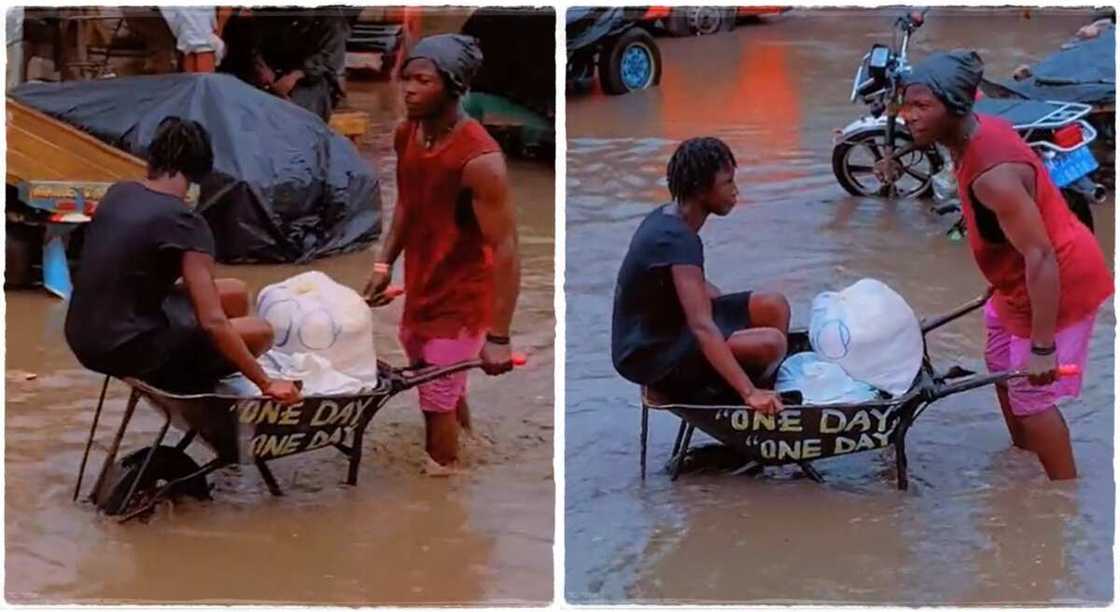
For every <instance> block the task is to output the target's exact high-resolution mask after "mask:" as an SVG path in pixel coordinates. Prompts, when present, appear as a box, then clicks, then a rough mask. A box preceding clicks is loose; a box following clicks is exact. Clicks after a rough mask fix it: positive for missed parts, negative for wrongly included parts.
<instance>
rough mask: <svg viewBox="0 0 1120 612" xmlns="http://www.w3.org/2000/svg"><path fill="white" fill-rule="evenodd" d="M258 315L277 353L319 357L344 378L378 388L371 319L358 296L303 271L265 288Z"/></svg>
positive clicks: (327, 280)
mask: <svg viewBox="0 0 1120 612" xmlns="http://www.w3.org/2000/svg"><path fill="white" fill-rule="evenodd" d="M257 314H258V315H259V316H260V317H262V318H263V319H265V320H266V321H268V323H269V325H271V326H272V330H273V332H274V333H275V340H274V342H273V350H275V351H278V352H281V353H286V354H289V355H298V354H301V353H306V354H311V355H315V356H317V357H320V358H322V359H325V360H327V361H328V362H330V367H331V368H333V369H334V370H337V371H338V372H341V373H342V374H345V375H346V376H349V377H351V378H355V379H358V380H359V381H362V382H363V383H366V384H368V385H376V384H377V352H376V351H375V349H374V346H373V314H372V313H371V312H370V309H369V306H368V305H367V304H366V303H365V300H363V299H362V296H360V295H358V292H357V291H354V290H353V289H351V288H350V287H347V286H345V285H341V284H339V283H336V282H335V281H334V280H333V279H331V277H329V276H327V275H326V274H323V273H322V272H317V271H311V272H304V273H302V274H297V275H296V276H293V277H291V278H289V279H287V280H285V281H283V282H280V283H276V284H274V285H269V286H267V287H265V288H264V289H262V290H261V292H260V294H259V295H258V296H257ZM307 363H309V362H307ZM307 363H305V365H307Z"/></svg>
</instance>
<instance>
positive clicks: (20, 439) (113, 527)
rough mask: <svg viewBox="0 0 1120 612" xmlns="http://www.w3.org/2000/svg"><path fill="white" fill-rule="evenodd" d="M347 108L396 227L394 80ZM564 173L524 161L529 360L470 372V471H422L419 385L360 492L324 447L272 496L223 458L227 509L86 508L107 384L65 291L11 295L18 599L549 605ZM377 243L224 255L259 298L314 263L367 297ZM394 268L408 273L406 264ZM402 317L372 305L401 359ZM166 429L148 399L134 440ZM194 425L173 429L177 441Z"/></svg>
mask: <svg viewBox="0 0 1120 612" xmlns="http://www.w3.org/2000/svg"><path fill="white" fill-rule="evenodd" d="M348 105H349V106H350V107H353V108H356V109H360V110H365V111H368V112H369V113H370V114H371V117H372V123H373V124H372V126H371V129H370V131H369V133H368V134H367V135H366V137H365V138H364V139H363V140H362V142H361V149H362V151H363V153H366V154H369V155H370V156H371V157H372V158H373V159H375V160H376V164H377V167H378V170H379V171H380V173H381V177H382V184H381V193H382V201H383V202H384V203H385V205H386V215H385V227H386V228H388V210H390V209H391V206H392V204H393V202H394V201H395V199H396V186H395V175H394V164H395V160H394V159H393V153H392V128H393V127H394V126H395V124H396V122H397V121H398V120H399V118H400V117H402V116H403V111H402V110H401V109H399V108H398V102H397V94H396V89H395V86H393V85H390V84H387V83H361V82H351V84H350V96H349V100H348ZM553 181H554V177H553V171H552V169H551V168H550V167H549V166H548V165H546V164H543V163H536V162H526V161H517V160H511V161H510V182H511V185H512V191H513V197H514V198H515V204H516V207H517V211H518V217H519V219H518V220H519V228H520V243H521V257H522V270H523V271H522V290H521V298H520V301H519V304H518V308H517V314H516V316H515V318H514V326H513V343H514V347H515V350H519V351H523V352H525V353H527V354H528V356H529V364H528V365H527V366H525V367H524V368H522V369H519V370H517V371H516V372H514V373H512V374H510V375H508V376H506V377H504V378H489V377H486V376H485V375H484V374H482V373H481V372H475V373H472V374H471V384H472V387H471V389H472V393H471V400H472V401H471V408H472V412H473V419H474V425H475V430H476V435H477V439H475V440H473V441H466V442H465V443H464V444H465V448H464V450H463V456H464V457H463V458H464V461H465V463H466V465H467V467H468V468H469V473H468V474H466V475H464V476H459V477H453V478H449V479H432V478H428V477H426V476H422V475H421V474H420V469H421V466H422V465H423V459H424V456H425V455H424V450H423V440H424V426H423V419H422V417H421V415H420V412H419V410H418V408H417V405H416V404H417V402H416V394H415V392H406V393H403V394H401V395H399V396H397V397H396V398H394V399H392V400H391V401H390V402H389V403H388V405H387V406H386V407H385V408H384V409H383V410H382V412H381V413H380V414H378V415H377V416H376V417H375V418H374V419H373V421H372V424H371V427H370V429H369V430H368V431H367V435H366V437H365V440H364V449H365V460H364V461H363V462H362V471H361V473H360V480H359V482H358V486H356V487H347V486H345V485H344V484H342V482H343V480H344V479H345V476H346V465H347V464H346V461H345V458H344V457H343V456H342V455H341V454H339V453H337V452H334V451H333V450H332V449H324V450H320V451H314V452H311V453H308V454H303V455H299V456H297V457H294V458H290V459H281V460H279V461H277V462H275V463H273V464H271V465H273V466H274V467H273V468H272V469H273V471H274V472H275V474H276V476H277V479H278V481H279V483H280V486H281V487H282V488H284V490H285V492H286V495H285V496H284V497H280V498H273V497H272V496H270V495H269V493H268V491H267V489H266V488H265V486H264V483H263V482H262V481H261V479H260V476H259V475H258V473H257V471H256V470H255V469H254V468H252V467H243V468H241V469H240V470H237V469H226V470H223V471H220V472H218V473H217V474H216V475H214V476H212V477H211V483H214V484H215V485H216V486H215V489H214V491H213V496H214V500H213V501H212V502H208V503H201V502H195V501H193V500H189V501H185V502H183V503H180V504H177V505H175V506H174V507H169V506H161V507H160V508H159V509H158V510H157V512H156V514H155V516H153V517H152V519H151V521H150V522H148V523H147V524H144V523H141V522H133V523H129V524H125V525H118V524H116V523H115V522H114V521H112V520H110V519H107V518H104V517H99V516H98V515H97V513H96V512H95V509H94V508H93V507H92V505H91V504H89V503H88V502H82V503H80V504H75V503H72V502H71V494H72V492H73V487H74V483H75V478H76V475H77V472H78V465H79V463H80V461H81V455H82V450H83V446H84V443H85V439H86V436H87V434H88V431H89V427H90V423H91V420H92V416H93V411H94V408H95V406H96V403H97V394H98V392H99V390H100V387H101V381H102V378H101V377H99V376H97V375H95V374H93V373H91V372H88V371H84V370H83V369H81V367H80V366H79V364H78V363H77V361H76V360H75V359H74V357H73V356H72V355H71V353H70V351H69V350H68V349H67V347H66V344H65V341H64V339H63V333H62V329H63V321H64V318H65V313H66V304H65V303H63V302H61V301H59V300H56V299H54V298H52V297H49V296H48V295H47V294H46V292H44V291H23V292H8V293H7V296H6V297H7V319H6V323H7V363H6V369H7V378H6V387H5V388H6V394H7V402H6V422H5V427H6V430H5V431H6V446H7V452H6V456H5V460H6V463H5V470H6V472H5V473H6V476H7V488H6V500H7V501H6V517H7V520H6V526H5V527H6V536H7V540H6V542H7V544H6V546H7V548H6V553H7V556H6V565H5V568H4V569H5V573H6V591H5V595H6V597H7V599H8V601H9V602H12V603H40V604H41V603H61V602H98V601H105V602H169V603H170V602H214V603H221V602H275V603H306V604H310V603H317V604H344V605H356V604H367V605H368V604H391V603H402V604H403V603H409V604H411V603H429V604H472V603H474V604H477V603H483V602H485V603H489V604H491V605H496V604H500V603H509V604H523V603H542V602H547V601H550V600H551V599H552V543H553V518H552V517H553V507H554V501H553V500H554V497H553V488H554V481H553V473H552V457H553V447H552V435H553V425H552V423H553V374H552V373H553V355H552V347H553V339H554V316H553V274H554V267H553V259H554V257H553V251H554V196H553ZM373 256H374V251H373V250H372V249H367V250H364V251H362V252H359V253H353V254H349V255H344V256H340V257H335V258H330V259H326V260H320V261H316V262H313V264H312V265H310V266H222V267H221V269H220V270H219V275H220V276H236V277H238V278H241V279H243V280H245V281H246V282H247V283H248V285H249V287H250V290H251V291H252V292H253V293H254V295H255V292H256V291H258V290H260V289H261V288H262V287H263V286H265V285H267V284H269V283H273V282H277V281H280V280H282V279H285V278H287V277H289V276H292V275H294V274H297V273H299V272H302V271H305V270H308V269H317V270H322V271H324V272H326V273H327V274H329V275H330V276H332V277H333V278H334V279H335V280H337V281H339V282H341V283H344V284H347V285H349V286H351V287H354V288H356V289H359V290H360V289H361V287H362V285H363V283H364V282H365V279H366V277H367V275H368V273H369V269H370V268H369V267H370V264H371V262H372V259H373ZM397 274H398V281H397V282H403V281H402V280H401V271H400V267H399V266H398V270H397ZM398 302H399V301H398ZM400 315H401V304H400V303H394V304H392V305H391V306H389V307H387V308H384V309H380V310H377V311H375V321H376V337H377V349H378V356H379V357H381V358H383V359H386V360H387V361H389V362H390V363H393V364H398V365H403V364H404V356H403V354H402V352H401V350H400V348H399V347H398V344H397V341H396V337H397V322H398V321H399V319H400ZM32 375H34V378H32ZM513 389H516V393H511V390H513ZM126 397H127V392H126V388H125V386H124V385H123V384H122V383H114V384H113V385H111V386H110V391H109V399H108V400H107V401H106V410H105V413H104V414H103V415H102V422H101V425H100V429H99V431H98V441H99V442H100V444H101V450H98V449H97V447H95V450H94V452H92V453H91V458H90V466H89V467H88V468H87V474H86V480H85V485H84V488H85V489H86V490H87V491H88V489H89V487H91V486H92V483H93V479H94V478H95V477H96V470H97V469H98V468H99V467H100V465H101V460H102V458H103V457H104V448H105V447H107V446H108V444H109V441H110V440H111V436H112V433H113V431H115V429H116V427H117V426H118V424H119V422H120V416H121V414H122V412H123V409H124V404H125V399H126ZM160 424H161V419H160V418H159V417H158V416H157V414H156V412H155V411H154V410H151V409H150V408H148V407H146V406H141V408H139V409H138V410H137V411H136V417H135V418H134V419H133V421H132V424H131V425H130V428H129V433H128V435H126V436H125V438H124V442H123V444H122V446H121V449H122V452H128V451H131V450H134V449H137V448H140V447H142V446H146V445H147V444H149V443H150V440H151V439H152V438H153V437H154V435H155V432H156V431H157V430H158V428H159V426H160ZM178 436H179V434H178V433H177V432H176V433H172V434H171V435H170V440H171V443H174V441H175V440H177V439H178ZM191 454H192V456H194V458H195V459H196V461H199V463H202V462H203V461H205V460H209V459H210V457H209V456H208V455H207V453H206V451H199V450H198V449H193V450H192V453H191Z"/></svg>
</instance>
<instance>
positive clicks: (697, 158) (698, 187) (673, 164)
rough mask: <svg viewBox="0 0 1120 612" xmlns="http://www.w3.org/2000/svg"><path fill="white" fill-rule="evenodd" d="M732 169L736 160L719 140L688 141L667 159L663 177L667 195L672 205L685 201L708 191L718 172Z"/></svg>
mask: <svg viewBox="0 0 1120 612" xmlns="http://www.w3.org/2000/svg"><path fill="white" fill-rule="evenodd" d="M735 167H736V163H735V156H734V155H733V154H732V153H731V149H730V148H728V146H727V144H726V143H724V142H723V141H722V140H720V139H718V138H711V137H704V138H689V139H688V140H686V141H684V142H682V143H681V144H680V146H678V147H677V150H676V151H674V152H673V156H672V157H671V158H669V165H668V167H667V169H666V173H665V174H666V178H668V179H669V193H670V194H671V195H672V196H673V200H674V201H676V202H681V201H684V199H685V198H689V197H692V196H694V195H696V194H698V193H701V192H703V191H705V190H707V189H710V188H711V186H712V183H713V182H714V181H715V177H716V173H717V172H719V171H720V170H727V169H734V168H735Z"/></svg>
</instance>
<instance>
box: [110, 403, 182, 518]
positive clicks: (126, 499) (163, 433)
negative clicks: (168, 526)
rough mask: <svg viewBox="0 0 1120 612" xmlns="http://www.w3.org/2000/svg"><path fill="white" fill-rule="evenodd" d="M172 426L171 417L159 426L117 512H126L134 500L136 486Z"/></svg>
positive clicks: (138, 484)
mask: <svg viewBox="0 0 1120 612" xmlns="http://www.w3.org/2000/svg"><path fill="white" fill-rule="evenodd" d="M169 427H171V417H167V419H166V420H165V421H164V422H163V427H160V428H159V433H157V434H156V440H155V442H153V443H152V446H151V448H149V449H148V454H146V455H144V463H142V464H140V471H139V472H136V478H134V479H133V480H132V486H130V487H128V495H125V496H124V499H123V500H121V505H120V506H118V507H117V514H120V513H121V512H124V509H125V508H127V507H128V502H130V501H132V496H133V495H135V494H136V488H137V487H138V486H140V481H141V480H143V478H144V472H147V471H148V465H149V464H150V463H151V462H152V457H154V456H155V455H156V451H157V450H158V449H159V445H160V444H162V443H163V438H164V436H166V435H167V429H168V428H169Z"/></svg>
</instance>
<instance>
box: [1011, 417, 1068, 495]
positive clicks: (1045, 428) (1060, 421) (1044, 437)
mask: <svg viewBox="0 0 1120 612" xmlns="http://www.w3.org/2000/svg"><path fill="white" fill-rule="evenodd" d="M1017 419H1018V421H1019V424H1020V425H1021V426H1022V431H1023V440H1024V442H1025V443H1026V448H1027V450H1030V451H1033V452H1034V453H1036V454H1037V455H1038V460H1039V461H1041V462H1042V467H1043V468H1045V469H1046V475H1047V476H1049V477H1050V480H1068V479H1072V478H1077V465H1076V463H1075V462H1074V460H1073V447H1072V445H1071V444H1070V440H1069V427H1067V426H1066V420H1065V419H1064V418H1062V413H1061V411H1059V410H1058V408H1057V406H1053V407H1051V408H1049V409H1047V410H1046V411H1044V412H1040V413H1038V414H1032V415H1029V416H1023V417H1017Z"/></svg>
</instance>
